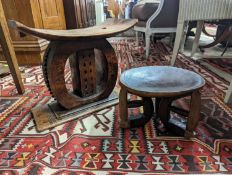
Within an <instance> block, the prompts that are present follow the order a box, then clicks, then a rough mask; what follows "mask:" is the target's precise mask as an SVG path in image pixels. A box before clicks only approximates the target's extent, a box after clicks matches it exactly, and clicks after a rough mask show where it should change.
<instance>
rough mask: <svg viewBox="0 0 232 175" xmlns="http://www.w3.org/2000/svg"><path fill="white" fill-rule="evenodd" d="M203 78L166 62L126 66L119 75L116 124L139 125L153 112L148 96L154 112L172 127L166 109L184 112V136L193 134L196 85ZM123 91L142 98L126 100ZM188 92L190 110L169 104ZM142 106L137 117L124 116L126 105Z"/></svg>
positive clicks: (197, 103)
mask: <svg viewBox="0 0 232 175" xmlns="http://www.w3.org/2000/svg"><path fill="white" fill-rule="evenodd" d="M204 84H205V81H204V79H203V78H202V77H201V76H200V75H198V74H196V73H194V72H191V71H188V70H185V69H181V68H176V67H170V66H146V67H139V68H133V69H130V70H127V71H125V72H123V73H122V75H121V77H120V85H121V91H120V95H119V108H120V119H121V120H120V126H121V127H122V128H129V127H138V126H143V125H144V124H145V123H146V122H148V121H149V120H150V118H151V117H152V115H153V111H154V108H153V103H152V100H151V98H154V97H155V98H156V103H155V106H156V109H155V112H156V116H157V117H159V118H160V119H161V121H162V122H163V124H164V125H165V126H166V127H168V128H172V127H173V126H172V124H171V123H170V122H169V119H170V111H173V112H176V113H181V114H182V115H184V116H187V117H188V118H187V125H186V128H185V133H184V136H185V137H186V138H190V137H192V136H193V131H194V130H195V128H196V126H197V124H198V121H199V117H200V106H201V95H200V91H199V90H200V89H201V88H202V87H203V86H204ZM127 93H131V94H134V95H137V96H140V97H142V100H140V101H138V100H136V101H130V102H128V100H127ZM185 96H191V104H190V111H186V110H183V109H179V108H177V107H174V106H171V104H172V102H173V101H174V100H177V99H179V98H182V97H185ZM139 106H143V109H144V113H143V114H142V115H141V116H139V117H137V118H131V117H130V118H128V108H131V107H139Z"/></svg>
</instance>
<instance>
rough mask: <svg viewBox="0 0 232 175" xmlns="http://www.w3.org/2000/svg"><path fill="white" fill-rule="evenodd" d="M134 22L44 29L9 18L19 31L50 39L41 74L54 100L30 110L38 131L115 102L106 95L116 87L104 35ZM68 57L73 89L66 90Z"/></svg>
mask: <svg viewBox="0 0 232 175" xmlns="http://www.w3.org/2000/svg"><path fill="white" fill-rule="evenodd" d="M136 22H137V20H119V19H110V20H108V21H106V22H105V23H103V24H101V25H98V26H94V27H89V28H85V29H75V30H43V29H34V28H29V27H27V26H25V25H23V24H21V23H19V22H15V21H10V25H11V26H12V27H14V28H17V29H18V30H19V31H20V32H23V33H27V34H31V35H34V36H36V37H40V38H44V39H47V40H50V41H51V42H50V44H49V46H48V48H47V50H46V53H45V55H44V62H43V73H44V79H45V82H46V84H47V87H48V89H49V91H50V92H51V94H52V95H53V97H54V98H55V99H56V101H57V103H51V104H48V105H45V106H41V107H40V108H35V109H33V110H32V113H33V116H34V119H35V121H36V124H37V129H38V130H39V131H42V130H44V129H47V128H50V127H54V126H56V125H58V124H61V123H64V122H66V121H69V120H71V119H74V118H73V117H77V116H81V115H82V116H83V115H86V114H89V113H93V112H94V111H97V110H100V109H103V108H105V107H108V106H110V105H111V106H112V105H114V104H115V103H117V102H118V100H117V97H113V98H110V97H109V96H110V94H111V93H112V91H113V89H114V87H115V83H116V79H117V74H118V61H117V58H116V56H115V53H114V49H113V48H112V46H111V45H110V44H109V42H108V41H107V40H106V38H108V37H111V36H114V35H116V34H118V33H120V32H123V31H126V30H128V29H130V28H131V27H133V26H134V25H135V24H136ZM68 58H69V61H70V66H71V73H72V84H73V92H69V91H68V90H67V88H66V83H65V77H64V69H65V64H66V61H67V59H68ZM115 99H116V100H115ZM70 116H71V117H70Z"/></svg>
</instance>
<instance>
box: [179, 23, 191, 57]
mask: <svg viewBox="0 0 232 175" xmlns="http://www.w3.org/2000/svg"><path fill="white" fill-rule="evenodd" d="M188 23H189V22H188V21H185V22H184V31H183V35H182V40H181V43H180V52H181V53H183V52H184V46H185V41H186V38H187V33H188Z"/></svg>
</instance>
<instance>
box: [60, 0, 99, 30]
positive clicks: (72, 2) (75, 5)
mask: <svg viewBox="0 0 232 175" xmlns="http://www.w3.org/2000/svg"><path fill="white" fill-rule="evenodd" d="M63 3H64V9H65V19H66V25H67V28H68V29H76V28H85V27H89V26H93V25H95V24H96V15H95V0H63Z"/></svg>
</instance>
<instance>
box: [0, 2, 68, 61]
mask: <svg viewBox="0 0 232 175" xmlns="http://www.w3.org/2000/svg"><path fill="white" fill-rule="evenodd" d="M1 1H2V4H3V9H4V13H5V16H6V18H7V19H14V20H17V21H19V22H22V23H24V24H25V25H28V26H30V27H35V28H44V29H65V28H66V24H65V17H64V7H63V2H62V0H1ZM10 35H11V39H12V41H13V45H14V48H15V52H16V57H17V60H18V62H19V64H20V65H38V64H41V62H42V59H43V54H44V51H45V49H46V48H47V45H48V41H46V40H44V39H38V38H35V37H31V36H26V37H20V36H19V33H18V32H17V31H15V30H14V29H11V28H10ZM0 60H4V57H3V54H2V52H0Z"/></svg>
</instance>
